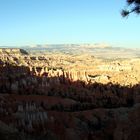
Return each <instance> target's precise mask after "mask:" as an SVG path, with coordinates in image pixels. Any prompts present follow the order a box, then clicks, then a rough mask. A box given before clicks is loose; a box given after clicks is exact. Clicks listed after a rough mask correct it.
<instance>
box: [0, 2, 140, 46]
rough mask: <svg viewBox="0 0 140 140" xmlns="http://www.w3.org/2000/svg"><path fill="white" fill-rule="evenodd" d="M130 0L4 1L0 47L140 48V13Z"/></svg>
mask: <svg viewBox="0 0 140 140" xmlns="http://www.w3.org/2000/svg"><path fill="white" fill-rule="evenodd" d="M125 1H126V0H0V46H2V45H10V46H11V45H18V46H20V45H32V44H47V43H53V44H56V43H100V42H105V43H109V44H111V45H113V46H118V47H127V46H129V47H140V41H139V40H140V36H139V34H140V28H139V25H140V16H137V15H130V17H129V18H128V19H123V18H122V17H121V15H120V11H121V9H122V8H124V6H125Z"/></svg>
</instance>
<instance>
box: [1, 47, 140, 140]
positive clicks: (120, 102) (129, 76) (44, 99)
mask: <svg viewBox="0 0 140 140" xmlns="http://www.w3.org/2000/svg"><path fill="white" fill-rule="evenodd" d="M88 47H89V46H88ZM70 48H71V46H70ZM70 48H68V49H67V50H65V49H64V48H62V49H61V48H59V51H58V50H56V49H50V50H49V49H48V50H47V49H45V50H44V49H42V50H37V49H34V48H30V49H27V51H26V50H23V49H16V48H15V49H8V48H3V49H0V139H1V140H9V139H11V140H12V139H13V140H25V139H26V140H46V139H47V140H132V139H133V140H139V139H140V134H139V132H140V71H139V69H140V58H139V54H138V52H137V51H131V50H129V49H127V51H125V50H121V51H120V50H116V49H115V50H114V49H113V50H111V49H110V48H107V49H101V50H100V51H99V49H96V52H94V53H93V50H92V51H91V49H90V48H87V47H86V48H82V49H81V50H80V51H79V48H78V47H77V48H76V49H73V50H72V51H70V50H71V49H70ZM62 50H65V51H62ZM78 52H79V53H78ZM109 52H110V53H109ZM125 53H126V54H127V55H125Z"/></svg>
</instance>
